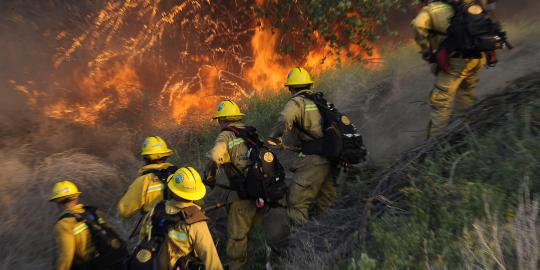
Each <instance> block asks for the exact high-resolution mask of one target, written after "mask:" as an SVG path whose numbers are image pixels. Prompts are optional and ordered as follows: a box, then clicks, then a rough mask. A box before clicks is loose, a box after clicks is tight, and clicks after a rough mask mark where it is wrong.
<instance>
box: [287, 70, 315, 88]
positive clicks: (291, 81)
mask: <svg viewBox="0 0 540 270" xmlns="http://www.w3.org/2000/svg"><path fill="white" fill-rule="evenodd" d="M310 84H313V80H311V75H309V72H307V70H305V69H303V68H301V67H295V68H293V70H291V71H290V72H289V75H287V83H286V84H285V86H293V87H294V86H305V85H310Z"/></svg>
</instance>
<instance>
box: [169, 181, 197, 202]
mask: <svg viewBox="0 0 540 270" xmlns="http://www.w3.org/2000/svg"><path fill="white" fill-rule="evenodd" d="M167 186H168V187H169V190H170V191H171V192H172V193H174V195H176V196H178V197H180V198H182V199H184V200H188V201H198V200H200V199H202V198H204V196H205V195H206V186H204V184H203V183H200V184H199V185H197V190H198V191H197V192H193V193H188V192H184V191H181V190H179V189H177V188H175V187H174V186H173V185H171V184H170V182H169V184H168V185H167Z"/></svg>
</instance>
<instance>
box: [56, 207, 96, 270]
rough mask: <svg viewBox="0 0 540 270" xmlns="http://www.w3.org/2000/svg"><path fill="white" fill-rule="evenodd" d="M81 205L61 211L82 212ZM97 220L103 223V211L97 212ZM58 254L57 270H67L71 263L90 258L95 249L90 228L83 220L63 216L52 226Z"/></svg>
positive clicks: (81, 261) (82, 262) (83, 261)
mask: <svg viewBox="0 0 540 270" xmlns="http://www.w3.org/2000/svg"><path fill="white" fill-rule="evenodd" d="M83 212H84V209H83V205H82V204H77V205H75V206H73V207H71V208H69V209H67V210H66V211H64V212H63V213H62V215H64V214H65V213H75V214H82V213H83ZM97 215H98V217H99V219H98V222H99V223H101V224H104V223H105V219H104V218H103V216H104V215H103V213H101V212H100V211H98V212H97ZM54 231H55V236H56V243H57V245H58V255H57V260H56V262H57V263H56V269H57V270H69V269H71V267H72V265H73V264H84V263H85V262H88V261H89V260H90V259H91V255H92V252H93V251H94V250H95V249H94V246H93V244H92V241H91V237H90V230H89V229H88V226H87V225H86V224H85V223H84V222H78V221H77V220H76V219H75V218H74V217H64V218H62V219H60V220H58V222H56V225H55V226H54Z"/></svg>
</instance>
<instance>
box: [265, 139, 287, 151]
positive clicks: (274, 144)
mask: <svg viewBox="0 0 540 270" xmlns="http://www.w3.org/2000/svg"><path fill="white" fill-rule="evenodd" d="M265 144H266V145H267V146H268V147H271V148H274V149H283V141H282V139H281V138H272V137H270V138H267V139H266V141H265Z"/></svg>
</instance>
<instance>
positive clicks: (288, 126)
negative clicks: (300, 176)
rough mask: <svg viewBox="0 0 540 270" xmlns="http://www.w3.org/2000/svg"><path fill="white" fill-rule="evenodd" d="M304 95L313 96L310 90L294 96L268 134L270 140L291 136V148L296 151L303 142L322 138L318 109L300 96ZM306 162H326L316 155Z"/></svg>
mask: <svg viewBox="0 0 540 270" xmlns="http://www.w3.org/2000/svg"><path fill="white" fill-rule="evenodd" d="M304 93H307V94H313V92H312V91H311V90H302V91H299V92H298V93H296V94H294V95H293V96H292V98H291V99H290V100H289V101H288V102H287V104H285V107H284V108H283V110H282V111H281V113H280V116H279V119H278V122H277V123H276V125H275V126H274V127H273V129H272V132H271V134H270V137H272V138H281V137H283V136H284V135H287V134H290V135H292V136H291V137H292V138H293V142H292V145H291V147H292V148H296V149H301V147H302V144H303V143H304V142H307V141H311V140H313V139H319V138H322V137H323V136H324V133H323V126H322V122H321V114H320V112H319V109H318V108H317V105H316V104H315V103H314V102H313V101H311V100H309V99H307V98H305V97H303V96H302V94H304ZM295 125H297V126H299V127H301V128H302V129H303V130H304V131H306V132H307V133H309V135H308V134H306V133H305V132H303V131H301V130H299V129H298V128H297V127H295ZM308 160H309V162H310V163H312V164H313V165H318V164H324V163H327V162H328V159H327V158H325V157H323V156H318V155H309V156H308Z"/></svg>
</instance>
